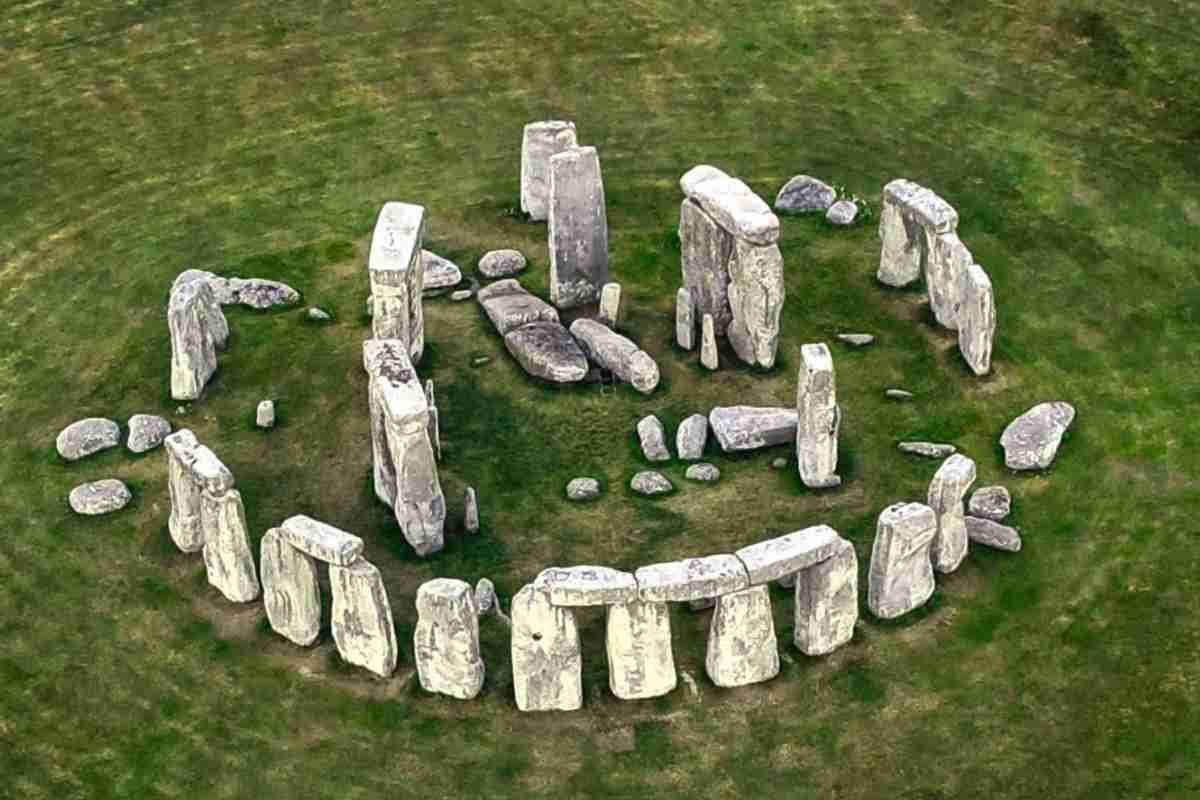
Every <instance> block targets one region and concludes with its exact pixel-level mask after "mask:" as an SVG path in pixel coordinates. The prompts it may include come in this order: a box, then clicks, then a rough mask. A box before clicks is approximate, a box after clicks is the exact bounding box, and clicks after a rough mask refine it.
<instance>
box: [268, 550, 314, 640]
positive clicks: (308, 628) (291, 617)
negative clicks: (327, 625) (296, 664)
mask: <svg viewBox="0 0 1200 800" xmlns="http://www.w3.org/2000/svg"><path fill="white" fill-rule="evenodd" d="M259 554H260V556H261V568H262V590H263V606H264V607H265V608H266V611H267V621H268V622H269V623H270V624H271V630H273V631H275V632H276V633H278V634H279V635H280V636H282V637H283V638H285V639H287V640H289V641H291V642H292V643H294V644H298V645H300V646H301V647H307V646H308V645H310V644H312V643H313V642H315V641H316V640H317V637H318V636H319V635H320V633H321V586H320V584H319V583H318V578H317V561H316V559H315V558H313V557H312V556H310V555H308V554H307V553H305V552H303V551H301V550H298V549H297V548H295V547H293V546H292V545H291V544H290V543H289V542H288V541H287V539H286V537H285V536H284V533H283V531H281V530H280V529H279V528H271V529H270V530H269V531H267V532H266V534H265V535H264V536H263V539H262V543H261V545H260V547H259Z"/></svg>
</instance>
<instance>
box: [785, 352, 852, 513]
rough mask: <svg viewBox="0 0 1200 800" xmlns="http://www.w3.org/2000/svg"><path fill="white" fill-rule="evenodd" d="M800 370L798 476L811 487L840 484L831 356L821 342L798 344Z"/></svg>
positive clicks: (838, 417) (837, 416)
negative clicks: (799, 345)
mask: <svg viewBox="0 0 1200 800" xmlns="http://www.w3.org/2000/svg"><path fill="white" fill-rule="evenodd" d="M800 362H801V363H800V373H799V377H798V380H797V389H796V413H797V415H798V420H797V425H796V462H797V464H798V465H799V469H800V478H801V480H803V481H804V485H805V486H807V487H809V488H810V489H828V488H831V487H834V486H839V485H841V482H842V479H841V478H839V477H838V475H837V461H838V426H839V424H840V422H841V416H842V414H841V409H839V408H838V404H837V387H836V384H835V382H834V371H833V356H832V355H830V353H829V348H828V347H826V346H825V345H824V344H806V345H802V346H801V347H800Z"/></svg>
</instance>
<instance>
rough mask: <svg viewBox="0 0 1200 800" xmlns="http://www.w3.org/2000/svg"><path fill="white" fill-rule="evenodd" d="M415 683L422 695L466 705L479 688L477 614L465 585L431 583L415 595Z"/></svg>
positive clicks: (442, 580)
mask: <svg viewBox="0 0 1200 800" xmlns="http://www.w3.org/2000/svg"><path fill="white" fill-rule="evenodd" d="M413 656H414V658H415V660H416V662H417V677H418V679H419V680H420V681H421V688H422V689H424V690H425V691H427V692H437V693H438V694H444V695H448V696H450V697H457V698H459V699H461V700H470V699H471V698H473V697H475V696H476V695H478V694H479V690H480V689H482V688H483V675H484V666H483V656H482V655H481V654H480V651H479V609H478V608H477V607H476V605H475V593H474V591H473V590H472V589H471V585H470V584H469V583H467V582H466V581H460V580H455V579H453V578H435V579H434V580H431V581H426V582H425V583H423V584H421V587H420V588H419V589H418V590H417V627H416V630H415V631H414V632H413Z"/></svg>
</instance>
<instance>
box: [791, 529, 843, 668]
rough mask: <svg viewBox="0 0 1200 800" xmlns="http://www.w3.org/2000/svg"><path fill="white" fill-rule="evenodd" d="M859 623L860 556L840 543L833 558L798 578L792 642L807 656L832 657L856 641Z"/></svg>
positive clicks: (806, 570)
mask: <svg viewBox="0 0 1200 800" xmlns="http://www.w3.org/2000/svg"><path fill="white" fill-rule="evenodd" d="M856 622H858V556H857V554H855V552H854V545H852V544H851V543H850V542H848V541H846V540H845V539H838V542H837V545H836V549H835V550H834V552H833V554H832V555H831V556H830V557H829V558H827V559H825V560H823V561H819V562H818V563H816V564H813V565H812V566H809V567H806V568H805V569H803V570H801V571H800V572H799V573H798V574H797V575H796V628H795V631H794V633H793V638H792V641H793V642H794V643H795V645H796V648H797V649H798V650H799V651H800V652H801V653H804V654H805V655H806V656H822V655H826V654H828V653H832V652H833V651H834V650H836V649H838V648H839V647H841V646H842V645H844V644H846V643H847V642H849V641H850V640H851V639H852V638H853V637H854V625H855V623H856Z"/></svg>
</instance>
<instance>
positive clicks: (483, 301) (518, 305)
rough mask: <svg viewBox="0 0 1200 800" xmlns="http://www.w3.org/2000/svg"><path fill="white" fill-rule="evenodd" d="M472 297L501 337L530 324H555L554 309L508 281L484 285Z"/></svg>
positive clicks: (520, 286)
mask: <svg viewBox="0 0 1200 800" xmlns="http://www.w3.org/2000/svg"><path fill="white" fill-rule="evenodd" d="M475 297H476V299H477V300H478V301H479V304H480V305H481V306H483V310H484V312H485V313H486V314H487V315H488V319H490V320H491V321H492V325H493V326H495V328H496V331H497V332H498V333H499V334H500V335H501V336H504V335H505V334H507V333H509V332H511V331H514V330H516V329H517V328H520V327H521V326H522V325H528V324H529V323H531V322H558V312H557V311H556V310H555V309H554V306H552V305H550V304H549V303H547V302H546V301H545V300H542V299H541V298H540V297H535V296H533V295H532V294H530V293H529V292H528V291H526V290H525V287H524V286H522V285H521V284H520V283H518V282H517V281H515V280H513V279H511V278H510V279H508V280H503V281H497V282H496V283H493V284H491V285H490V286H485V287H484V288H482V289H480V290H479V292H478V293H477V294H476V295H475Z"/></svg>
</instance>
